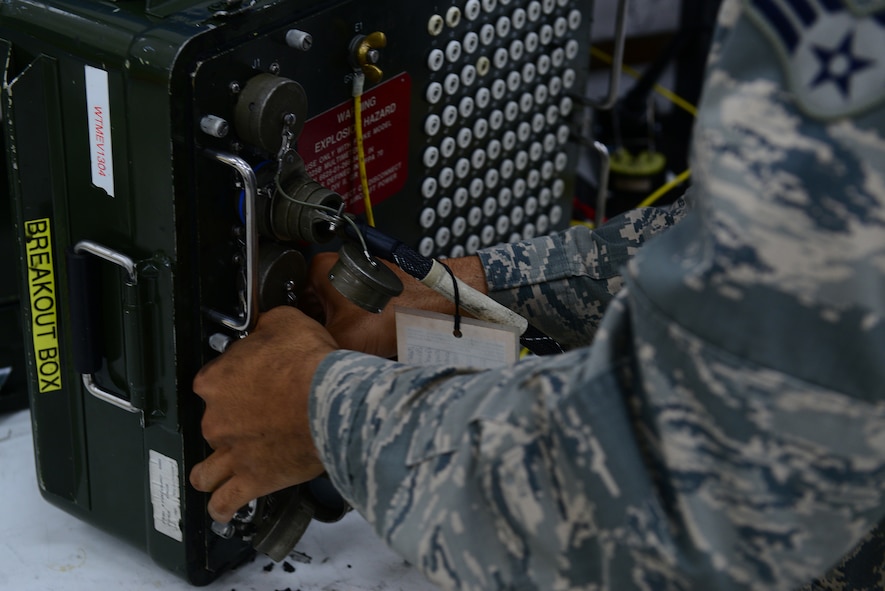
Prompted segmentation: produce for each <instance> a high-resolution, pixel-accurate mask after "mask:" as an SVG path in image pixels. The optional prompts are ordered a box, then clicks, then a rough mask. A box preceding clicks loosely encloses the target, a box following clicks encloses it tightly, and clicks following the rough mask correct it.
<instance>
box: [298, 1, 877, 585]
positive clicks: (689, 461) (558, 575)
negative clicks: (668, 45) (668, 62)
mask: <svg viewBox="0 0 885 591" xmlns="http://www.w3.org/2000/svg"><path fill="white" fill-rule="evenodd" d="M784 11H787V12H788V13H789V14H787V15H786V16H785V15H784V14H783V13H784ZM796 11H800V12H796ZM794 12H796V13H795V14H794ZM772 15H774V16H772ZM720 22H721V25H722V30H723V31H725V32H727V34H723V35H721V36H720V37H719V38H718V41H717V45H716V46H715V47H714V50H713V61H712V65H711V69H710V72H709V75H708V79H707V84H706V86H705V90H704V101H703V104H702V105H701V106H700V108H699V110H700V116H699V119H698V126H697V129H696V131H695V150H694V159H693V170H694V193H693V196H694V200H693V204H692V207H691V209H690V210H689V211H688V212H687V213H686V214H685V215H684V217H683V219H682V220H681V221H680V222H679V223H678V224H676V225H675V226H674V227H672V228H671V229H669V230H667V231H666V232H664V233H662V234H661V235H660V236H659V237H657V238H655V240H654V243H653V246H651V247H648V248H641V249H640V251H639V252H638V253H637V254H636V255H635V256H634V257H633V258H632V259H631V260H630V261H629V262H628V263H627V265H626V268H625V271H624V273H623V275H622V277H623V281H624V286H623V288H622V289H620V291H618V293H617V295H616V296H614V298H613V299H612V300H611V302H610V303H609V305H608V306H607V308H606V310H605V313H604V314H603V316H602V320H601V321H600V323H599V326H598V329H597V330H596V333H595V336H594V338H593V340H592V343H591V344H590V345H588V346H586V347H581V348H577V349H574V350H572V351H569V352H567V353H565V354H562V355H558V356H551V357H535V358H529V359H525V360H522V361H520V362H519V363H517V364H516V365H514V366H511V367H506V368H501V369H497V370H489V371H469V370H463V369H455V368H448V367H430V368H422V367H410V366H407V365H404V364H399V363H395V362H392V361H387V360H382V359H377V358H373V357H370V356H366V355H363V354H359V353H354V352H347V351H339V352H335V353H333V354H331V355H329V356H328V357H327V358H326V359H325V360H324V362H323V363H322V365H321V367H320V368H319V369H318V371H317V373H316V375H315V377H314V382H313V388H312V393H311V430H312V435H313V437H314V441H315V443H316V445H317V447H318V450H319V453H320V454H321V457H322V460H323V462H324V465H325V466H326V468H327V470H328V472H329V474H330V476H331V478H332V480H333V482H334V483H335V485H336V487H338V489H339V490H340V491H341V492H342V494H343V495H344V496H345V497H346V498H347V499H348V500H349V501H350V502H351V503H352V505H353V506H354V507H355V508H356V509H357V510H359V511H360V512H361V513H362V514H363V515H364V516H365V517H366V518H367V520H368V521H369V522H370V523H372V524H373V525H374V527H375V529H376V531H377V532H378V534H379V535H380V536H381V537H382V538H383V539H384V540H385V541H386V542H387V543H388V544H390V545H391V546H392V547H393V548H395V549H396V550H397V551H398V552H400V553H401V554H402V555H403V556H404V557H405V558H406V559H407V560H409V561H410V562H412V563H413V564H414V565H416V566H417V567H418V568H420V569H421V570H422V571H423V572H424V573H426V574H427V576H428V577H429V578H430V579H431V580H433V581H435V582H437V583H438V584H440V585H441V586H442V587H443V588H446V589H463V590H472V589H477V590H478V589H483V590H485V589H552V590H559V589H561V590H582V589H587V590H600V591H646V590H649V589H655V590H662V591H671V590H672V591H677V590H678V591H682V590H686V591H687V590H692V591H708V590H710V589H715V590H717V591H750V590H753V591H756V590H763V589H772V590H774V589H777V590H781V589H796V588H799V587H800V586H802V585H805V586H807V588H810V589H827V590H830V589H832V590H836V589H838V590H840V591H842V590H846V589H851V590H867V589H869V590H873V589H881V588H882V587H883V585H882V580H883V579H882V573H883V569H882V564H883V559H882V551H881V548H883V547H885V546H883V539H885V538H883V534H882V529H881V528H880V527H879V524H880V523H881V522H882V520H883V518H885V487H883V486H882V482H883V479H885V362H883V351H885V297H883V293H885V62H883V61H882V60H881V56H882V55H883V50H885V45H883V43H885V41H883V40H885V3H883V2H881V1H875V2H872V1H871V2H864V3H860V2H847V1H846V2H838V1H836V0H826V1H825V2H823V1H818V0H809V1H808V2H801V3H797V2H766V1H763V0H746V1H741V0H725V2H724V4H723V6H722V10H721V16H720ZM787 27H789V28H787ZM800 41H801V43H800ZM837 57H838V58H840V59H836V58H837ZM874 57H875V59H874ZM877 60H878V61H877ZM803 76H804V77H803ZM558 256H559V255H556V257H558ZM556 257H552V259H555V258H556ZM522 274H523V273H518V275H520V276H521V275H522ZM493 281H494V282H495V284H502V285H506V284H507V281H506V279H500V280H499V279H493ZM521 281H522V279H517V282H521Z"/></svg>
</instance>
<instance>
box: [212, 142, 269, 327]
mask: <svg viewBox="0 0 885 591" xmlns="http://www.w3.org/2000/svg"><path fill="white" fill-rule="evenodd" d="M205 153H206V154H207V155H208V156H209V157H211V158H214V159H215V160H217V161H218V162H221V163H222V164H226V165H227V166H229V167H231V168H233V169H234V170H235V171H236V172H237V174H239V175H240V178H241V179H242V181H243V193H244V201H245V208H244V218H245V224H246V310H245V315H244V317H243V318H242V319H238V318H234V317H232V316H228V315H227V314H222V313H221V312H218V311H216V310H207V311H206V314H207V315H208V316H209V318H211V319H212V320H214V321H215V322H218V323H219V324H222V325H224V326H226V327H227V328H230V329H232V330H236V331H239V332H248V331H250V330H252V329H253V328H254V326H255V323H256V322H257V321H258V222H257V217H256V215H255V198H256V197H257V195H258V189H257V185H258V183H257V182H256V180H255V172H254V171H253V170H252V167H251V166H249V163H248V162H246V161H245V160H243V159H242V158H240V157H239V156H234V155H233V154H226V153H224V152H216V151H215V150H210V149H206V150H205Z"/></svg>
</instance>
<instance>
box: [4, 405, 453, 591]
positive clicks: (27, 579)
mask: <svg viewBox="0 0 885 591" xmlns="http://www.w3.org/2000/svg"><path fill="white" fill-rule="evenodd" d="M284 566H285V568H284ZM292 567H294V570H293V569H292ZM0 589H4V590H6V589H9V590H10V591H11V590H15V591H31V590H46V591H58V590H61V589H63V590H65V591H79V590H84V591H86V590H88V591H96V590H99V589H102V590H103V589H118V590H125V591H148V590H150V591H156V590H168V589H182V590H184V589H195V587H192V586H191V585H189V584H188V583H187V582H185V581H184V580H182V579H180V578H178V577H177V576H175V575H173V574H171V573H169V572H168V571H166V570H164V569H163V568H162V567H160V566H157V565H156V564H155V563H154V562H153V561H152V560H151V558H150V557H149V556H148V555H146V554H144V553H143V552H141V551H140V550H137V549H136V548H134V547H132V546H130V545H128V544H126V543H121V542H120V541H119V540H117V539H116V538H114V537H112V536H110V535H109V534H106V533H105V532H103V531H101V530H99V529H97V528H95V527H94V526H91V525H89V524H87V523H85V522H82V521H80V520H78V519H76V518H74V517H72V516H71V515H68V514H67V513H65V512H64V511H62V510H61V509H58V508H56V507H54V506H53V505H51V504H49V503H48V502H46V501H44V500H43V498H42V497H41V496H40V493H39V491H38V489H37V480H36V473H35V470H34V457H33V443H32V440H31V422H30V416H29V413H28V411H19V412H15V413H11V414H6V415H0ZM204 589H208V590H212V591H214V590H219V591H233V590H236V591H277V590H280V591H282V590H286V589H290V590H291V591H296V590H300V591H311V590H334V591H360V590H367V591H368V590H372V591H384V590H391V591H393V590H409V591H411V590H416V591H417V590H428V591H430V590H433V589H436V587H434V586H433V585H431V584H430V583H429V582H427V581H426V580H425V579H424V578H423V577H422V576H421V574H420V573H419V572H418V571H417V570H416V569H415V568H413V567H411V566H410V565H408V564H407V563H405V562H404V561H403V560H402V559H401V558H400V557H399V556H397V555H396V554H394V553H393V552H392V551H391V550H389V549H388V548H387V547H386V546H385V545H384V544H383V543H382V542H381V541H380V540H379V539H378V538H377V537H376V536H375V533H374V532H373V531H372V530H371V529H370V528H369V526H368V525H367V524H366V522H365V521H363V519H362V518H361V517H360V516H359V515H358V514H356V513H355V512H351V513H350V514H349V515H348V516H347V517H345V518H344V519H342V520H341V521H339V522H337V523H333V524H326V523H320V522H314V523H312V524H311V525H310V527H309V528H308V530H307V533H306V534H305V535H304V537H303V538H302V539H301V540H300V541H299V543H298V545H297V546H296V548H295V551H294V552H293V553H292V554H290V556H289V558H288V559H287V560H285V561H284V562H280V563H274V562H273V561H271V560H270V559H269V558H267V557H266V556H263V555H258V556H257V557H256V559H255V560H254V561H253V562H251V563H249V564H246V565H244V566H241V567H240V568H238V569H236V570H234V571H232V572H229V573H226V574H224V575H222V576H221V577H220V578H219V579H218V580H216V581H215V582H214V583H212V584H210V585H208V586H207V587H204Z"/></svg>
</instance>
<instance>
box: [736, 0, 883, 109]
mask: <svg viewBox="0 0 885 591" xmlns="http://www.w3.org/2000/svg"><path fill="white" fill-rule="evenodd" d="M744 4H745V5H746V7H747V9H748V11H749V14H750V15H751V17H752V18H753V20H754V21H755V22H756V24H757V25H759V26H760V27H761V28H762V30H763V31H764V32H765V34H766V36H767V37H768V38H769V39H771V40H772V42H773V43H774V45H775V47H776V49H777V51H778V53H779V54H780V57H781V60H782V62H783V65H784V69H785V76H786V77H787V80H788V82H789V85H790V90H791V91H792V92H793V93H794V94H795V96H796V100H797V101H798V103H799V105H800V107H801V108H802V109H804V110H805V111H806V112H807V113H809V114H810V115H812V116H814V117H818V118H821V119H835V118H837V117H842V116H846V115H851V114H856V113H859V112H862V111H865V110H867V109H869V108H871V107H873V106H875V105H877V104H879V103H880V102H882V101H883V100H885V0H853V1H848V0H845V1H842V0H744Z"/></svg>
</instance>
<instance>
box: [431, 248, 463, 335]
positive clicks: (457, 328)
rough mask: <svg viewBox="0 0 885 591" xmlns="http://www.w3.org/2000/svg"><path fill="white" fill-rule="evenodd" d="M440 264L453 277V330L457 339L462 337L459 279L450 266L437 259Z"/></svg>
mask: <svg viewBox="0 0 885 591" xmlns="http://www.w3.org/2000/svg"><path fill="white" fill-rule="evenodd" d="M436 262H438V263H439V264H440V265H442V266H443V269H445V270H446V273H448V274H449V277H451V278H452V293H453V295H454V296H455V328H454V330H453V331H452V334H453V335H455V338H456V339H460V338H461V297H460V296H459V295H458V281H457V280H456V279H455V274H454V273H452V270H451V269H450V268H449V266H448V265H447V264H445V263H444V262H442V261H440V260H437V261H436Z"/></svg>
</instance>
